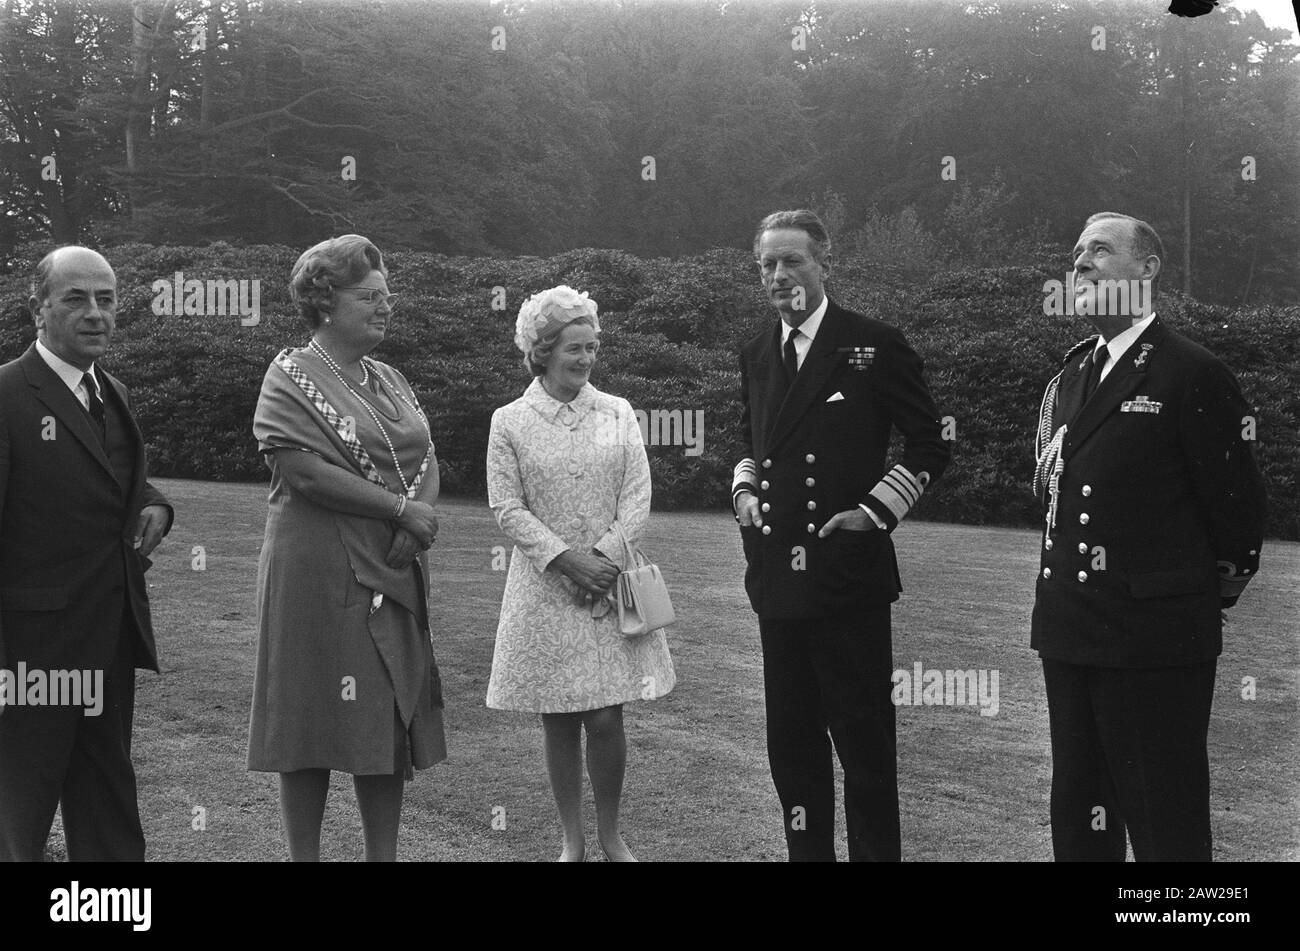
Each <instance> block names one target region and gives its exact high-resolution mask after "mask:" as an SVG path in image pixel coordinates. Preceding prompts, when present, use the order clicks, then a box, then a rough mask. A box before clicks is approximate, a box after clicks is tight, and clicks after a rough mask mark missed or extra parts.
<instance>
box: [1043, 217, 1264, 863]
mask: <svg viewBox="0 0 1300 951" xmlns="http://www.w3.org/2000/svg"><path fill="white" fill-rule="evenodd" d="M1074 257H1075V262H1074V270H1075V277H1076V279H1077V281H1076V295H1077V300H1078V301H1079V304H1080V306H1081V309H1082V310H1085V311H1094V313H1092V314H1091V315H1090V319H1091V321H1092V323H1093V325H1094V326H1096V328H1097V329H1098V331H1099V332H1100V335H1099V336H1095V337H1091V338H1089V339H1088V340H1086V341H1083V342H1082V343H1080V344H1079V345H1077V346H1076V347H1074V349H1073V350H1071V351H1070V353H1069V354H1068V355H1067V356H1066V360H1065V366H1064V368H1063V369H1062V370H1061V372H1060V373H1059V374H1058V375H1057V376H1056V378H1055V379H1053V380H1052V382H1051V383H1050V384H1049V385H1048V387H1047V392H1046V394H1045V395H1044V398H1043V405H1042V410H1041V413H1040V420H1039V429H1038V438H1037V447H1036V448H1037V452H1038V467H1037V470H1036V472H1035V477H1034V490H1035V492H1036V493H1037V494H1038V495H1039V497H1040V499H1041V500H1042V502H1043V505H1044V507H1045V511H1046V519H1045V525H1044V531H1043V539H1042V550H1041V554H1042V564H1041V566H1040V570H1039V574H1038V582H1037V597H1036V598H1035V601H1034V614H1033V622H1032V640H1031V643H1032V646H1033V647H1034V648H1035V649H1036V650H1037V651H1038V653H1039V655H1040V656H1041V658H1042V662H1043V678H1044V681H1045V682H1046V687H1047V704H1048V715H1049V718H1050V723H1051V735H1052V794H1051V795H1052V799H1051V817H1052V847H1053V850H1054V851H1055V854H1056V858H1057V860H1058V861H1067V860H1069V861H1079V860H1110V861H1117V862H1122V861H1123V860H1124V855H1125V846H1124V841H1125V830H1127V832H1128V838H1129V840H1130V841H1131V843H1132V846H1133V855H1134V857H1135V858H1136V859H1137V860H1138V861H1146V860H1155V861H1196V860H1199V861H1208V860H1209V859H1210V852H1211V849H1210V775H1209V759H1208V756H1207V753H1206V734H1207V731H1208V729H1209V721H1210V705H1211V701H1212V699H1213V696H1214V673H1215V664H1216V659H1217V657H1218V655H1219V653H1220V651H1221V650H1222V646H1223V636H1222V623H1223V618H1224V617H1226V615H1222V614H1221V609H1224V608H1229V607H1231V606H1232V605H1233V604H1235V603H1236V601H1237V598H1238V596H1239V595H1240V594H1241V593H1242V590H1243V589H1244V588H1245V586H1246V582H1248V581H1249V580H1250V579H1251V578H1253V577H1254V576H1255V573H1256V571H1258V569H1259V551H1260V546H1261V544H1262V541H1263V532H1264V515H1265V498H1264V486H1263V481H1262V479H1261V478H1260V474H1259V470H1258V469H1257V468H1256V465H1255V459H1254V456H1253V454H1252V452H1251V441H1252V440H1253V439H1254V417H1253V411H1252V410H1251V408H1250V406H1249V405H1248V404H1247V403H1246V400H1245V399H1244V398H1243V397H1242V394H1241V390H1240V388H1239V387H1238V386H1237V381H1236V380H1235V379H1234V378H1233V375H1232V373H1231V372H1230V371H1229V370H1228V368H1227V367H1225V366H1224V365H1223V364H1222V363H1221V362H1220V361H1219V360H1218V359H1217V358H1215V357H1214V356H1213V355H1212V354H1210V353H1209V352H1208V351H1207V350H1205V349H1204V348H1202V347H1200V346H1198V345H1196V344H1194V343H1192V342H1191V341H1190V340H1188V339H1186V338H1185V337H1183V336H1182V335H1181V334H1178V333H1175V332H1174V331H1173V330H1171V329H1170V328H1168V327H1167V326H1165V325H1164V324H1163V323H1162V322H1161V321H1160V318H1159V317H1157V316H1156V314H1155V311H1154V306H1153V305H1154V300H1155V296H1156V292H1157V290H1158V282H1159V277H1160V267H1161V262H1162V261H1163V260H1164V248H1163V247H1162V245H1161V243H1160V238H1159V236H1158V235H1157V234H1156V233H1155V231H1154V230H1153V229H1152V228H1151V226H1150V225H1149V224H1147V223H1146V222H1144V221H1140V220H1138V219H1136V218H1131V217H1129V216H1127V215H1119V214H1115V213H1113V212H1103V213H1101V214H1098V215H1093V216H1092V217H1091V218H1089V219H1088V221H1087V223H1086V226H1085V227H1084V230H1083V233H1082V234H1081V235H1080V236H1079V241H1078V243H1077V244H1076V245H1075V248H1074ZM1104 282H1122V283H1123V284H1124V285H1129V284H1130V282H1131V287H1132V288H1133V290H1140V289H1142V288H1144V287H1149V292H1148V293H1145V294H1136V295H1135V294H1133V293H1131V292H1130V293H1128V294H1127V299H1128V300H1129V302H1130V306H1128V307H1124V306H1122V305H1123V302H1124V300H1125V295H1120V294H1107V293H1105V291H1104V288H1105V287H1106V286H1107V285H1106V283H1104ZM1109 286H1110V287H1119V286H1120V284H1118V283H1111V284H1110V285H1109ZM1108 299H1109V300H1110V306H1107V300H1108ZM1135 302H1136V304H1137V306H1134V303H1135ZM1116 303H1118V304H1119V305H1120V306H1115V304H1116Z"/></svg>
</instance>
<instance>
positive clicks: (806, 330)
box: [781, 294, 829, 368]
mask: <svg viewBox="0 0 1300 951" xmlns="http://www.w3.org/2000/svg"><path fill="white" fill-rule="evenodd" d="M828 300H829V298H828V297H827V296H826V295H825V294H822V302H821V303H820V304H818V305H817V309H816V310H814V311H813V312H812V313H811V314H809V315H808V316H807V317H806V318H804V322H803V323H801V324H800V325H799V326H798V327H791V326H790V325H789V324H787V323H786V322H785V320H784V319H782V321H781V352H782V353H784V352H785V342H786V341H787V340H789V339H790V334H792V333H794V331H796V330H798V331H799V336H798V337H796V338H795V340H794V359H795V367H796V368H802V367H803V359H804V357H806V356H808V351H809V350H811V349H812V342H813V338H814V337H816V336H817V328H818V327H820V326H821V325H822V317H824V316H825V315H826V304H827V301H828Z"/></svg>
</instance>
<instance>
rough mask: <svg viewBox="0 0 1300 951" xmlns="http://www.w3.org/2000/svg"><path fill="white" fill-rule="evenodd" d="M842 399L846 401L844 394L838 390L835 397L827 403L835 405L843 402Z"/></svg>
mask: <svg viewBox="0 0 1300 951" xmlns="http://www.w3.org/2000/svg"><path fill="white" fill-rule="evenodd" d="M842 399H844V394H843V393H841V392H840V391H839V390H836V391H835V395H834V396H832V397H831V398H830V399H828V400H827V401H826V402H828V403H834V402H836V401H837V400H842Z"/></svg>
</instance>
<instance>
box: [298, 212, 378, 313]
mask: <svg viewBox="0 0 1300 951" xmlns="http://www.w3.org/2000/svg"><path fill="white" fill-rule="evenodd" d="M371 271H378V272H379V273H380V274H382V275H384V277H385V278H387V277H388V268H386V267H385V266H384V256H383V255H382V254H380V253H379V249H378V248H377V247H375V246H374V244H373V243H372V242H371V241H370V239H369V238H364V237H362V236H361V235H359V234H343V235H339V236H338V237H337V238H328V239H326V240H325V241H322V242H321V243H320V244H315V245H312V246H311V247H310V248H308V249H307V250H306V251H304V252H303V253H302V256H301V257H299V258H298V260H297V262H296V263H295V264H294V266H293V271H292V273H291V274H290V275H289V296H290V297H292V298H293V302H294V303H295V304H297V305H298V313H299V315H300V316H301V317H302V319H303V320H304V321H305V322H306V324H307V326H308V327H310V328H311V329H312V330H316V329H317V328H319V327H320V324H321V305H328V304H332V303H333V302H334V291H335V289H336V288H340V287H349V286H351V285H354V284H356V283H357V282H358V281H361V280H364V279H365V276H366V275H367V274H369V273H370V272H371ZM326 309H328V307H326Z"/></svg>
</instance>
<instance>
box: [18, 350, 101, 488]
mask: <svg viewBox="0 0 1300 951" xmlns="http://www.w3.org/2000/svg"><path fill="white" fill-rule="evenodd" d="M23 359H24V361H25V364H24V369H25V370H26V373H27V382H28V383H30V384H31V385H32V387H34V388H35V390H36V394H35V395H36V398H37V399H38V400H40V401H41V402H42V403H44V404H45V405H46V406H47V407H48V408H49V410H50V412H51V413H53V414H54V417H55V419H56V420H58V423H59V425H60V426H62V427H63V430H64V432H69V433H72V435H73V436H74V437H76V439H77V440H78V441H79V442H80V443H81V444H82V445H83V446H85V447H86V451H87V452H89V453H90V454H91V455H92V456H94V457H95V461H96V462H98V463H99V464H100V465H101V466H103V468H104V471H105V472H107V473H108V475H109V478H111V479H112V480H113V481H114V482H116V481H117V476H115V475H114V474H113V466H112V464H111V463H109V461H108V453H106V452H105V451H104V446H103V444H102V443H101V442H100V441H99V437H98V436H97V435H95V430H94V428H93V427H92V424H91V420H90V414H89V413H87V412H86V410H85V409H84V408H83V407H82V405H81V403H80V402H79V401H78V400H77V398H76V397H75V396H73V395H72V391H71V390H70V389H68V387H67V385H66V384H65V383H64V382H63V381H62V380H61V379H59V375H58V374H57V373H55V372H54V371H53V370H51V369H50V366H49V364H47V363H46V362H45V361H44V360H43V359H42V358H41V355H40V354H39V353H37V352H36V345H35V344H32V346H31V348H30V349H28V351H27V353H25V354H24V355H23ZM100 376H101V377H103V376H106V374H103V373H101V374H100ZM55 438H56V439H57V438H59V434H58V433H57V432H56V433H55Z"/></svg>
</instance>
